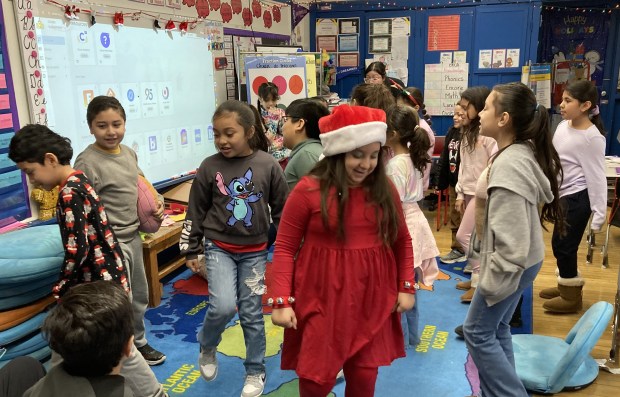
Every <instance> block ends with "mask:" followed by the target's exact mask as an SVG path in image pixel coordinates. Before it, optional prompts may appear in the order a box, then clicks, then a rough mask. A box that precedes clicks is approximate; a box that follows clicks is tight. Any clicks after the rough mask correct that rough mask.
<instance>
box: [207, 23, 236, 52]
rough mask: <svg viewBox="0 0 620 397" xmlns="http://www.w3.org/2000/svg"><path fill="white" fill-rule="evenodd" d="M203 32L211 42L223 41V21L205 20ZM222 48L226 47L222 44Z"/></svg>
mask: <svg viewBox="0 0 620 397" xmlns="http://www.w3.org/2000/svg"><path fill="white" fill-rule="evenodd" d="M205 34H206V35H207V38H208V39H209V40H211V42H213V43H223V42H224V23H223V22H221V21H205ZM224 48H227V47H226V46H224ZM228 48H230V47H228Z"/></svg>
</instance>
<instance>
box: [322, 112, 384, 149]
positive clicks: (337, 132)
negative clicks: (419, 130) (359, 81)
mask: <svg viewBox="0 0 620 397" xmlns="http://www.w3.org/2000/svg"><path fill="white" fill-rule="evenodd" d="M319 130H320V131H321V134H320V135H319V138H321V144H322V145H323V155H324V156H333V155H335V154H340V153H347V152H350V151H351V150H354V149H357V148H359V147H362V146H365V145H368V144H369V143H373V142H379V143H381V146H383V145H384V144H385V132H386V130H387V124H385V112H384V111H383V110H381V109H373V108H369V107H366V106H349V105H340V106H337V107H336V108H334V110H333V111H332V113H331V114H330V115H328V116H325V117H321V118H320V119H319Z"/></svg>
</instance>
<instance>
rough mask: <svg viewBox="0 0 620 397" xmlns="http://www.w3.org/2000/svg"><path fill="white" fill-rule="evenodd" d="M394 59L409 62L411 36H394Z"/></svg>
mask: <svg viewBox="0 0 620 397" xmlns="http://www.w3.org/2000/svg"><path fill="white" fill-rule="evenodd" d="M391 53H392V59H396V60H402V61H405V63H406V61H407V60H409V36H392V51H391Z"/></svg>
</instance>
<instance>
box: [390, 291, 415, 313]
mask: <svg viewBox="0 0 620 397" xmlns="http://www.w3.org/2000/svg"><path fill="white" fill-rule="evenodd" d="M413 305H415V295H413V294H408V293H406V292H399V293H398V298H397V299H396V304H395V305H394V308H393V309H392V313H394V312H398V313H402V312H406V311H407V310H411V309H413Z"/></svg>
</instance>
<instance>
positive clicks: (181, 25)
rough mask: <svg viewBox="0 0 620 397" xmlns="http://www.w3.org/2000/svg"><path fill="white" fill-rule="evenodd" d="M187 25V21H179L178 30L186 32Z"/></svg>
mask: <svg viewBox="0 0 620 397" xmlns="http://www.w3.org/2000/svg"><path fill="white" fill-rule="evenodd" d="M187 25H188V23H187V22H181V23H180V24H179V30H180V31H181V32H187Z"/></svg>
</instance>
